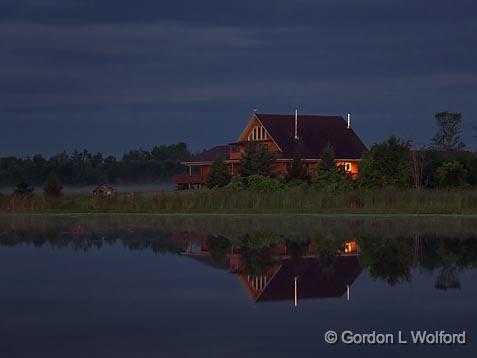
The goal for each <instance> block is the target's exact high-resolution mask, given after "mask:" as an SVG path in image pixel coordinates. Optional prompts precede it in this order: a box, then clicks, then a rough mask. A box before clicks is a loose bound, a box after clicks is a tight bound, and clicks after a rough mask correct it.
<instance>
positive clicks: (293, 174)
mask: <svg viewBox="0 0 477 358" xmlns="http://www.w3.org/2000/svg"><path fill="white" fill-rule="evenodd" d="M285 179H286V181H287V182H291V181H309V180H310V177H309V175H308V171H307V169H306V167H305V165H304V163H303V161H302V158H301V156H300V153H299V152H296V153H295V155H294V157H293V162H292V163H291V166H290V169H289V170H288V172H287V175H286V177H285Z"/></svg>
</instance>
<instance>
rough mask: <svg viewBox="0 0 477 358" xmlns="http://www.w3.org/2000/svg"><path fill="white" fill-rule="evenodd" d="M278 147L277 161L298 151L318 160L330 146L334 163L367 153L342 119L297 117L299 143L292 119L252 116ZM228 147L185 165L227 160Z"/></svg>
mask: <svg viewBox="0 0 477 358" xmlns="http://www.w3.org/2000/svg"><path fill="white" fill-rule="evenodd" d="M252 118H257V119H258V120H259V121H260V122H261V123H262V125H263V126H264V127H265V129H266V130H267V132H268V134H269V135H270V136H271V137H272V139H273V140H274V141H275V143H276V144H277V145H278V147H279V148H280V149H281V150H282V152H281V153H277V158H284V159H291V158H293V156H294V155H295V153H296V152H297V151H298V152H299V153H300V155H301V156H302V157H303V158H304V159H319V158H320V157H321V153H322V151H323V148H324V147H325V146H326V145H327V144H328V143H330V144H331V145H332V146H333V148H334V152H335V157H336V159H360V158H361V156H362V155H363V152H365V151H367V150H368V149H367V148H366V146H365V145H364V143H363V142H362V141H361V139H360V138H359V137H358V135H357V134H356V133H355V131H354V130H353V128H348V126H347V123H346V121H345V119H344V118H343V117H341V116H318V115H298V131H297V132H298V139H297V140H295V116H294V115H286V114H266V113H254V117H252ZM229 156H230V152H229V146H228V145H219V146H216V147H213V148H211V149H208V150H204V151H203V152H200V153H198V154H195V155H193V156H192V157H191V158H190V159H189V160H187V161H186V163H187V162H195V163H198V162H211V161H214V160H215V159H217V157H222V158H224V159H225V160H227V159H229Z"/></svg>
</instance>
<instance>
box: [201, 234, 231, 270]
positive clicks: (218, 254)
mask: <svg viewBox="0 0 477 358" xmlns="http://www.w3.org/2000/svg"><path fill="white" fill-rule="evenodd" d="M230 247H231V244H230V241H229V240H227V239H226V238H225V237H223V236H209V237H208V238H207V249H208V250H209V253H210V256H211V257H212V260H213V261H214V263H215V264H216V265H217V266H221V265H223V264H224V263H225V261H226V259H227V254H228V253H229V250H230Z"/></svg>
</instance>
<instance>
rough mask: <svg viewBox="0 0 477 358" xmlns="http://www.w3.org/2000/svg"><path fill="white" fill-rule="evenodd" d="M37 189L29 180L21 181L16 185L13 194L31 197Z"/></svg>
mask: <svg viewBox="0 0 477 358" xmlns="http://www.w3.org/2000/svg"><path fill="white" fill-rule="evenodd" d="M34 191H35V189H34V188H33V187H32V186H31V184H30V183H29V182H27V181H21V182H19V183H18V184H17V186H16V187H15V191H14V192H13V195H15V196H21V197H31V196H33V192H34Z"/></svg>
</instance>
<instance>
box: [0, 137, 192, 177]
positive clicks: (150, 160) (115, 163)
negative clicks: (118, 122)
mask: <svg viewBox="0 0 477 358" xmlns="http://www.w3.org/2000/svg"><path fill="white" fill-rule="evenodd" d="M189 157H190V152H189V151H188V150H187V145H186V144H185V143H177V144H172V145H160V146H155V147H154V148H152V150H151V151H150V152H149V151H147V150H144V149H134V150H129V151H128V152H126V153H125V154H124V155H123V156H122V158H120V159H119V160H118V159H116V157H115V156H113V155H108V156H105V155H103V153H100V152H98V153H90V152H89V151H88V150H86V149H83V150H75V151H74V152H73V153H72V154H71V155H68V154H67V153H65V152H63V153H59V154H55V155H53V156H51V157H50V158H49V159H46V158H44V157H43V156H42V155H41V154H36V155H34V156H33V158H16V157H3V158H0V185H2V186H4V185H8V186H10V185H15V184H17V182H18V178H28V180H29V181H31V183H32V184H33V185H42V184H43V183H44V182H45V181H46V179H47V178H48V175H49V173H51V172H55V173H56V175H57V176H58V178H59V179H60V181H61V182H62V183H64V184H67V185H82V184H98V183H104V182H109V183H112V184H115V183H140V182H146V181H153V180H160V179H162V178H168V177H171V176H172V175H174V174H182V173H184V171H185V169H184V167H183V166H182V165H181V162H182V161H184V160H186V159H188V158H189Z"/></svg>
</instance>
